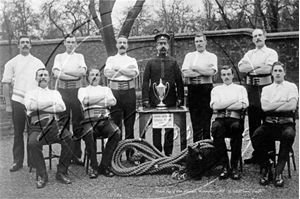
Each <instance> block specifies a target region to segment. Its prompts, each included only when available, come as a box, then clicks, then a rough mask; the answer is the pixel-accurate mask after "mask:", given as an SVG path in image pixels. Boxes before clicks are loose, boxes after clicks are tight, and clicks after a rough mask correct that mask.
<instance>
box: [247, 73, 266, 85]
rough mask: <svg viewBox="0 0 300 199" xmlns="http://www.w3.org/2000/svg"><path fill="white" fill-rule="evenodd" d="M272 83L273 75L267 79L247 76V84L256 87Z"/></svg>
mask: <svg viewBox="0 0 300 199" xmlns="http://www.w3.org/2000/svg"><path fill="white" fill-rule="evenodd" d="M271 83H272V78H271V75H269V76H266V77H255V76H247V84H249V85H254V86H262V85H267V84H271Z"/></svg>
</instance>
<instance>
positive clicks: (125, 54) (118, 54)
mask: <svg viewBox="0 0 300 199" xmlns="http://www.w3.org/2000/svg"><path fill="white" fill-rule="evenodd" d="M117 56H119V57H125V56H127V53H124V54H123V55H121V54H120V53H117Z"/></svg>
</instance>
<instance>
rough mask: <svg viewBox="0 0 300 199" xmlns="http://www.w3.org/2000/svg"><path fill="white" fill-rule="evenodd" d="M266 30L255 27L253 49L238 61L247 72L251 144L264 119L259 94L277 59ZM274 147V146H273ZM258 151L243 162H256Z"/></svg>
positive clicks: (268, 82)
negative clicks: (269, 45) (267, 44)
mask: <svg viewBox="0 0 300 199" xmlns="http://www.w3.org/2000/svg"><path fill="white" fill-rule="evenodd" d="M265 40H266V31H264V30H262V29H255V30H254V31H253V32H252V41H253V43H254V44H255V47H256V48H255V49H253V50H249V51H248V52H247V53H246V54H245V55H244V57H243V58H242V59H241V61H240V62H239V63H238V67H239V70H240V72H242V73H246V74H247V82H246V85H245V87H246V89H247V92H248V96H249V107H248V122H249V135H250V139H251V142H252V145H253V140H252V137H253V133H254V131H255V130H256V129H257V128H258V127H259V126H260V124H261V122H262V121H264V118H265V114H264V112H263V111H262V109H261V103H260V96H261V92H262V89H263V87H265V86H267V85H269V84H271V83H272V79H271V69H272V64H273V63H274V62H276V61H278V55H277V52H276V51H275V50H273V49H271V48H268V47H267V46H266V45H265ZM273 148H274V146H273ZM260 153H261V152H260V151H253V153H252V157H251V158H250V159H246V160H245V164H252V163H257V159H258V158H257V156H258V154H260Z"/></svg>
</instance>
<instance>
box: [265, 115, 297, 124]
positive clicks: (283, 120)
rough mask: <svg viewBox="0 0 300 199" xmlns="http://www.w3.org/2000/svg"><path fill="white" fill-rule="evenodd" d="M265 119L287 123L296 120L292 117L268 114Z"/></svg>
mask: <svg viewBox="0 0 300 199" xmlns="http://www.w3.org/2000/svg"><path fill="white" fill-rule="evenodd" d="M265 121H266V122H268V123H272V124H285V123H291V122H294V121H293V118H292V117H273V116H267V117H266V120H265Z"/></svg>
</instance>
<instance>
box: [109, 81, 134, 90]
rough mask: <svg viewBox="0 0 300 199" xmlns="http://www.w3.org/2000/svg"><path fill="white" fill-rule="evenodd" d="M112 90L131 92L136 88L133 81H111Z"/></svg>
mask: <svg viewBox="0 0 300 199" xmlns="http://www.w3.org/2000/svg"><path fill="white" fill-rule="evenodd" d="M110 88H111V89H114V90H129V89H131V88H134V82H133V80H129V81H110Z"/></svg>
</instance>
